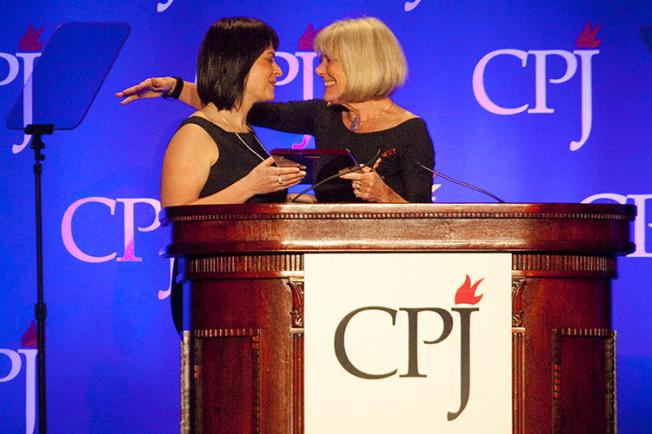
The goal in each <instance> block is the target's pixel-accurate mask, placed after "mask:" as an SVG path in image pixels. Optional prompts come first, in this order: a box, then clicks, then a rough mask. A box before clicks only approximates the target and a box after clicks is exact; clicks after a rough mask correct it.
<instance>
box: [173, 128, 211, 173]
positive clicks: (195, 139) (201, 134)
mask: <svg viewBox="0 0 652 434" xmlns="http://www.w3.org/2000/svg"><path fill="white" fill-rule="evenodd" d="M170 152H171V153H175V154H184V155H194V156H196V157H200V158H206V159H208V160H209V161H210V164H211V165H212V164H214V163H215V162H216V161H217V157H218V147H217V146H216V143H215V141H214V140H213V138H212V137H211V136H210V135H209V134H208V132H207V131H206V130H205V129H204V128H202V127H201V126H200V125H197V124H193V123H187V124H184V125H183V126H181V128H179V129H178V130H177V131H176V133H175V134H174V136H172V139H171V140H170V143H169V144H168V153H170Z"/></svg>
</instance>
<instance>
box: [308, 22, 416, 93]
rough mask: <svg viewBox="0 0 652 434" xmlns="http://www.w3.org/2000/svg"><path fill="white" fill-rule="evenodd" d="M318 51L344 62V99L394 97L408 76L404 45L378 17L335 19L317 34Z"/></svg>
mask: <svg viewBox="0 0 652 434" xmlns="http://www.w3.org/2000/svg"><path fill="white" fill-rule="evenodd" d="M315 51H317V52H320V53H321V54H323V55H325V56H326V57H328V58H333V59H337V60H338V61H339V62H340V64H341V65H342V70H343V71H344V74H345V75H346V86H345V89H344V93H343V95H342V100H343V101H342V102H362V101H367V100H370V99H378V98H384V97H387V96H390V95H391V94H392V93H393V92H394V91H395V90H396V89H397V88H399V87H400V86H402V85H403V83H404V82H405V78H406V76H407V62H406V61H405V55H404V54H403V49H402V48H401V45H400V44H399V42H398V40H397V39H396V36H394V33H392V31H391V30H390V29H389V27H387V26H386V25H385V24H384V23H383V22H382V21H380V20H379V19H377V18H371V17H365V18H357V19H347V20H340V21H335V22H334V23H332V24H330V25H328V26H326V27H325V28H324V29H323V30H321V31H320V32H319V33H318V34H317V37H316V38H315Z"/></svg>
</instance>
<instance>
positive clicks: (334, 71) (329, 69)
mask: <svg viewBox="0 0 652 434" xmlns="http://www.w3.org/2000/svg"><path fill="white" fill-rule="evenodd" d="M315 72H316V73H317V75H318V76H320V77H321V79H322V80H324V100H325V101H328V102H330V103H344V102H346V101H342V96H343V95H344V90H345V89H346V74H345V73H344V69H343V68H342V64H341V63H340V61H339V60H338V59H337V58H332V57H329V56H327V55H326V54H323V53H322V55H321V62H320V63H319V66H317V68H316V69H315Z"/></svg>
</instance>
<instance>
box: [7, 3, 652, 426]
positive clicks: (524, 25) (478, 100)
mask: <svg viewBox="0 0 652 434" xmlns="http://www.w3.org/2000/svg"><path fill="white" fill-rule="evenodd" d="M3 10H4V13H3V14H2V17H0V22H1V23H2V29H3V30H2V32H0V119H2V118H5V117H6V115H7V114H8V113H9V111H10V109H11V106H12V105H13V102H14V100H15V99H16V98H17V96H18V94H19V92H20V89H21V88H22V86H23V84H24V82H25V80H26V78H27V76H28V75H29V74H30V72H31V69H32V67H33V65H34V62H35V61H36V59H38V57H39V56H40V53H41V52H42V49H43V44H44V43H45V42H46V41H47V40H48V38H49V37H50V36H51V35H52V34H53V33H54V31H55V29H56V27H57V25H59V24H61V23H65V22H71V21H123V22H127V23H129V24H130V25H131V27H132V31H131V34H130V36H129V38H128V39H127V42H126V44H125V46H124V48H123V50H122V52H121V53H120V55H119V57H118V59H117V60H116V62H115V64H114V66H113V69H112V70H111V72H110V73H109V75H108V77H107V79H106V82H105V83H104V85H103V87H102V89H101V90H100V93H99V95H98V97H97V99H96V100H95V103H94V104H93V106H92V107H91V110H90V112H89V113H88V116H87V118H86V119H85V121H84V122H83V124H82V125H81V126H80V127H79V128H77V129H76V130H73V131H64V132H57V133H56V134H55V135H53V136H51V137H47V138H46V149H45V154H46V156H47V159H46V161H45V163H44V164H45V170H44V174H43V183H44V189H43V194H44V222H45V227H44V246H45V279H46V281H45V282H46V284H45V291H46V302H47V305H48V398H49V418H48V421H49V425H50V430H51V431H50V432H53V433H85V432H92V433H141V434H142V433H172V432H178V417H179V374H178V367H179V358H178V337H177V335H176V334H175V331H174V329H173V327H172V324H171V321H170V312H169V303H168V299H167V295H168V292H167V291H168V275H169V263H168V262H167V261H166V260H164V259H161V258H160V257H159V256H158V251H159V249H160V248H161V247H162V246H163V245H164V244H165V243H166V238H167V235H166V231H165V230H164V229H161V228H160V227H159V226H158V223H157V217H156V215H157V212H158V210H159V204H158V201H157V199H158V186H159V172H160V167H161V162H162V158H163V153H164V150H165V146H166V143H167V141H168V140H169V138H170V137H171V135H172V134H173V132H174V130H175V128H176V127H177V125H178V124H179V122H180V121H181V120H182V119H183V118H184V117H186V116H188V115H189V114H190V113H191V110H190V109H189V108H187V107H184V106H182V105H181V104H178V103H174V102H168V101H163V100H160V101H154V102H145V103H143V102H140V103H135V104H131V105H129V106H126V107H122V106H120V105H119V104H118V101H117V100H116V99H115V97H114V96H113V93H114V92H115V91H117V90H120V89H122V88H124V87H126V86H128V85H131V84H133V83H136V82H139V81H140V80H142V79H143V78H145V77H148V76H152V75H169V74H173V75H181V76H183V77H185V78H186V79H189V80H192V79H193V78H194V65H195V58H196V53H197V51H198V49H199V44H200V42H201V40H202V38H203V36H204V33H205V31H206V29H207V28H208V26H209V25H210V24H211V23H212V22H214V21H215V20H216V19H218V18H220V17H223V16H235V15H247V16H255V17H258V18H261V19H263V20H264V21H267V22H268V23H269V24H270V25H272V26H273V27H274V28H275V29H277V30H278V32H279V34H280V37H281V45H280V47H279V53H278V55H279V59H278V63H279V65H280V66H281V68H282V69H283V71H284V75H283V77H281V82H280V83H279V84H280V86H278V87H277V92H276V97H277V100H281V101H283V100H290V99H304V98H310V97H312V96H313V95H314V96H320V95H321V93H322V85H321V82H320V80H319V79H318V77H317V76H316V75H314V72H313V69H314V66H316V61H315V54H314V53H313V52H312V51H311V48H310V47H311V37H312V35H313V33H314V30H315V29H318V28H320V27H322V26H324V25H326V24H328V23H330V22H332V21H333V20H336V19H340V18H345V17H358V16H363V15H370V16H376V17H379V18H380V19H382V20H383V21H385V22H386V23H387V24H388V25H389V26H390V27H391V28H392V29H393V30H394V31H395V33H396V35H397V36H398V38H399V39H400V41H401V43H402V45H403V47H404V49H405V52H406V55H407V59H408V63H409V66H410V73H409V78H408V82H407V84H406V85H405V86H404V88H403V89H401V90H399V91H398V92H397V94H396V95H395V96H396V101H397V102H398V103H399V104H401V105H404V106H405V107H407V108H408V109H410V110H411V111H413V112H415V113H417V114H419V115H420V116H422V117H423V118H424V119H425V120H426V122H427V123H428V126H429V129H430V132H431V134H432V137H433V141H434V143H435V147H436V152H437V167H438V168H439V169H440V170H442V171H444V172H445V173H447V174H449V175H452V176H455V177H458V178H461V179H464V180H466V181H468V182H471V183H475V184H479V185H482V186H483V187H484V188H486V189H488V190H490V191H492V192H494V193H496V194H498V195H499V196H501V197H503V198H505V199H506V200H508V201H510V202H582V201H585V202H591V201H603V202H618V203H630V204H636V205H638V217H637V220H636V223H635V224H634V225H633V226H632V229H633V232H632V233H633V237H635V241H636V243H637V248H636V251H635V252H634V253H633V254H631V255H630V256H629V257H626V258H621V259H620V260H619V263H618V265H619V278H618V280H616V281H615V283H614V292H613V294H614V295H613V315H614V327H615V328H616V329H617V330H618V332H619V334H618V400H619V414H618V420H619V428H620V432H621V433H626V434H627V433H644V432H650V430H652V393H651V392H652V339H651V338H650V332H649V329H650V328H651V327H652V319H650V314H649V312H650V307H649V305H650V302H651V301H652V295H650V294H651V291H650V290H651V289H652V277H651V276H652V273H650V266H651V265H652V241H649V240H648V239H652V234H651V232H652V180H651V177H650V167H651V166H650V164H651V162H652V147H651V145H652V122H651V118H650V116H651V115H650V113H652V104H651V102H650V101H652V49H651V48H650V47H648V46H647V45H646V43H645V40H644V38H643V35H642V28H644V27H645V26H652V4H651V3H650V1H649V0H639V1H634V0H631V1H620V2H615V1H597V0H592V1H589V0H569V1H565V2H550V1H545V0H530V1H492V2H466V1H457V2H452V1H435V0H415V1H404V0H375V1H361V0H346V1H344V0H332V1H330V2H317V1H315V2H309V1H304V2H295V1H289V0H277V1H274V2H260V1H254V0H240V1H238V2H232V1H221V2H220V1H208V0H201V1H183V0H168V1H167V2H158V3H157V0H146V1H140V2H131V1H114V2H100V1H89V2H86V3H85V4H83V5H81V6H80V5H79V4H76V3H73V2H70V1H61V0H58V1H49V2H40V1H35V0H20V1H19V0H8V1H7V2H5V6H4V8H3ZM651 39H652V38H651ZM75 73H76V71H74V70H70V71H68V73H67V74H66V75H65V76H62V77H61V78H60V79H61V80H62V81H64V80H65V81H68V80H75ZM67 97H68V96H67V95H60V98H61V99H62V100H64V99H66V98H67ZM2 124H4V122H2ZM259 133H260V136H261V138H262V140H263V143H265V144H266V145H267V146H268V147H269V148H275V147H292V146H294V147H301V146H308V147H311V146H313V142H312V141H311V140H307V138H304V137H303V136H299V135H286V134H281V133H275V132H271V131H265V130H260V131H259ZM25 143H26V141H25V138H24V137H23V134H22V133H21V132H16V131H11V130H8V129H6V128H4V126H3V127H0V145H1V146H0V194H1V196H2V201H1V204H0V228H1V229H0V230H2V234H3V236H2V243H1V246H0V254H1V255H2V258H3V265H2V273H0V288H1V289H0V290H1V291H2V305H1V308H0V432H2V433H25V432H27V433H31V432H32V431H31V428H32V423H33V418H34V402H33V400H34V397H35V392H34V377H35V374H34V369H35V358H34V357H35V350H34V347H35V340H34V332H33V329H30V323H31V321H32V318H33V304H34V303H35V298H36V295H35V293H36V291H35V265H34V256H35V255H34V251H35V241H34V211H33V202H34V193H33V175H32V153H31V151H30V150H29V148H28V147H27V148H26V147H25V146H24V144H25ZM435 182H436V183H439V182H440V181H438V180H435ZM442 184H443V185H442V187H441V188H440V189H439V190H438V191H437V193H436V195H437V197H436V200H437V201H439V202H466V201H480V202H481V201H485V198H484V197H481V196H478V195H476V193H474V192H469V191H465V190H463V189H461V188H459V187H457V186H455V185H451V184H448V183H446V182H442Z"/></svg>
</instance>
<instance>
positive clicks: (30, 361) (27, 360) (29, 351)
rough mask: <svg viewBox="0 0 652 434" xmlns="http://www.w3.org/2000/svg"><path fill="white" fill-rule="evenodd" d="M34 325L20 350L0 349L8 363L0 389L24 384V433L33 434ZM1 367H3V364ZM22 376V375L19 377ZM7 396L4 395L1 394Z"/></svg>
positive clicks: (0, 378) (1, 379) (1, 354)
mask: <svg viewBox="0 0 652 434" xmlns="http://www.w3.org/2000/svg"><path fill="white" fill-rule="evenodd" d="M34 347H36V325H35V324H34V321H32V323H31V324H30V326H29V328H28V329H27V331H26V332H25V334H24V335H23V338H22V340H21V345H20V348H18V349H10V348H0V356H4V357H5V358H6V359H7V360H8V361H9V369H8V371H7V372H0V389H2V383H11V382H20V381H22V382H24V384H25V386H24V388H25V433H26V434H32V433H33V432H34V422H35V415H36V354H37V350H36V349H35V348H34ZM2 366H5V364H4V363H3V364H2ZM21 374H22V375H21ZM2 395H3V396H7V394H6V393H2Z"/></svg>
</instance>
